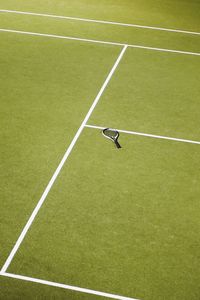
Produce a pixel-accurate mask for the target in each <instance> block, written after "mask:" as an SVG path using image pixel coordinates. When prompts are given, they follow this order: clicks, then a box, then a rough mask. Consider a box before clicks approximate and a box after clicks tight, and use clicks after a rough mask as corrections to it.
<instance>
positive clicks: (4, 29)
mask: <svg viewBox="0 0 200 300" xmlns="http://www.w3.org/2000/svg"><path fill="white" fill-rule="evenodd" d="M0 31H1V32H9V33H16V34H25V35H32V36H43V37H48V38H55V39H65V40H73V41H80V42H87V43H96V44H106V45H114V46H128V47H131V48H139V49H146V50H153V51H160V52H171V53H177V54H186V55H196V56H200V53H198V52H190V51H182V50H173V49H166V48H156V47H148V46H142V45H134V44H123V43H117V42H108V41H99V40H93V39H85V38H76V37H72V36H64V35H55V34H49V33H39V32H30V31H22V30H15V29H7V28H0Z"/></svg>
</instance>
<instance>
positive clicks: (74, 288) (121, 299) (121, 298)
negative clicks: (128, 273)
mask: <svg viewBox="0 0 200 300" xmlns="http://www.w3.org/2000/svg"><path fill="white" fill-rule="evenodd" d="M0 275H1V276H5V277H10V278H15V279H20V280H24V281H30V282H35V283H40V284H44V285H48V286H54V287H58V288H62V289H66V290H72V291H76V292H81V293H86V294H91V295H96V296H101V297H107V298H110V299H117V300H139V299H135V298H130V297H124V296H119V295H115V294H110V293H104V292H100V291H95V290H91V289H86V288H81V287H77V286H73V285H67V284H63V283H58V282H53V281H48V280H43V279H38V278H32V277H28V276H22V275H17V274H11V273H0Z"/></svg>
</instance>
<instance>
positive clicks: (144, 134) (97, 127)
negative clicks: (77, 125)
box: [85, 125, 200, 145]
mask: <svg viewBox="0 0 200 300" xmlns="http://www.w3.org/2000/svg"><path fill="white" fill-rule="evenodd" d="M85 127H88V128H94V129H101V130H103V129H104V128H107V127H108V126H105V127H103V126H95V125H85ZM109 128H110V127H109ZM110 129H115V130H117V131H119V132H122V133H127V134H133V135H139V136H146V137H151V138H156V139H163V140H170V141H176V142H183V143H190V144H198V145H200V142H199V141H193V140H186V139H180V138H174V137H169V136H163V135H155V134H149V133H143V132H137V131H129V130H122V129H116V128H110Z"/></svg>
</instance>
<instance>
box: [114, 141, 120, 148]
mask: <svg viewBox="0 0 200 300" xmlns="http://www.w3.org/2000/svg"><path fill="white" fill-rule="evenodd" d="M115 145H116V147H117V148H118V149H119V148H121V146H120V144H119V143H118V141H115Z"/></svg>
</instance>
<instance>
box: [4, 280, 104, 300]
mask: <svg viewBox="0 0 200 300" xmlns="http://www.w3.org/2000/svg"><path fill="white" fill-rule="evenodd" d="M0 299H4V300H10V299H12V300H21V299H34V300H35V299H37V300H43V299H51V300H52V299H59V300H66V299H67V300H68V299H70V300H106V298H105V297H100V296H94V295H89V294H84V293H80V292H74V291H70V290H64V289H61V288H56V287H52V286H47V285H42V284H39V283H33V282H27V281H23V280H19V279H13V278H8V277H3V276H0Z"/></svg>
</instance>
